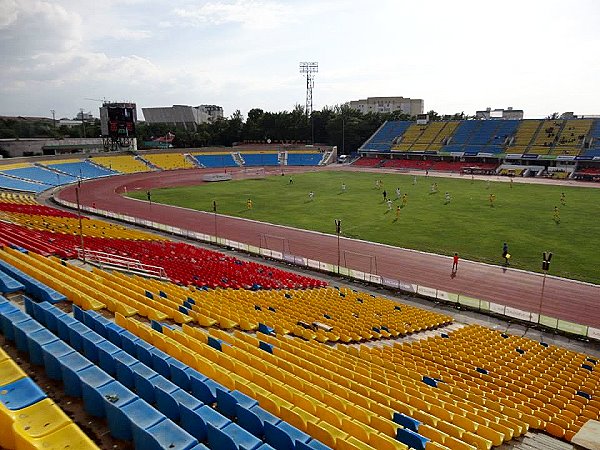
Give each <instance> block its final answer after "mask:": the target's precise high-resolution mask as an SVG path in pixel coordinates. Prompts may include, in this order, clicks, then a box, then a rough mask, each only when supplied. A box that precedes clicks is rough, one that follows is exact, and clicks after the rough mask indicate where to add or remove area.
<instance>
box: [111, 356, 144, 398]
mask: <svg viewBox="0 0 600 450" xmlns="http://www.w3.org/2000/svg"><path fill="white" fill-rule="evenodd" d="M113 357H114V361H115V372H116V378H117V380H119V382H120V383H122V384H123V386H125V387H127V388H128V389H135V377H134V368H135V366H136V365H139V364H141V363H140V362H139V361H138V360H137V359H135V358H134V357H133V356H131V355H130V354H129V353H126V352H124V351H123V350H121V351H120V352H117V353H115V354H114V355H113Z"/></svg>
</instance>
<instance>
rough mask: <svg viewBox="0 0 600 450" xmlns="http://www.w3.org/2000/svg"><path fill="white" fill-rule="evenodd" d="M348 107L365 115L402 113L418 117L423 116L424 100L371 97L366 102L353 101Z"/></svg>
mask: <svg viewBox="0 0 600 450" xmlns="http://www.w3.org/2000/svg"><path fill="white" fill-rule="evenodd" d="M348 105H349V106H350V108H352V109H356V110H358V111H360V112H361V113H363V114H366V113H369V112H376V113H390V112H394V111H401V112H403V113H404V114H410V115H411V116H416V115H417V114H423V111H424V106H423V100H422V99H417V98H406V97H369V98H367V99H364V100H353V101H351V102H349V103H348Z"/></svg>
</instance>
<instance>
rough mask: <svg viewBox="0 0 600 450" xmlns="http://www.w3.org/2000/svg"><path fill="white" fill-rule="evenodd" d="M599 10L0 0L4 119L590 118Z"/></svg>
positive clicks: (583, 3)
mask: <svg viewBox="0 0 600 450" xmlns="http://www.w3.org/2000/svg"><path fill="white" fill-rule="evenodd" d="M599 49H600V1H597V0H560V1H555V0H517V1H514V0H497V1H485V0H473V1H471V0H469V1H462V0H454V1H448V0H420V1H414V0H411V1H404V0H377V1H369V0H345V1H344V0H287V1H285V0H230V1H217V0H212V1H202V0H187V1H185V0H171V1H168V0H162V1H159V0H91V1H90V0H47V1H44V0H0V115H35V116H45V117H51V113H50V110H52V109H54V110H56V117H57V118H58V117H72V116H74V115H75V114H77V112H78V111H79V109H80V108H83V109H84V110H85V111H91V112H92V114H93V115H94V116H98V115H99V114H98V107H99V106H100V102H97V101H93V100H88V99H90V98H91V99H100V100H101V99H107V100H113V101H124V100H127V101H134V102H136V103H137V105H138V109H140V108H141V107H147V106H170V105H173V104H188V105H199V104H217V105H221V106H223V108H224V113H225V115H226V116H230V115H231V114H232V113H233V112H234V111H235V110H237V109H239V110H240V111H241V112H242V114H243V115H244V117H246V116H247V113H248V110H250V109H251V108H255V107H256V108H262V109H264V110H265V111H281V110H291V109H292V108H293V107H294V105H296V104H302V105H304V102H305V93H306V83H305V81H304V79H303V78H302V75H301V74H300V73H299V70H298V64H299V62H300V61H318V63H319V73H318V74H317V75H316V78H315V87H314V91H313V99H314V108H315V109H321V108H322V107H323V106H326V105H329V106H333V105H337V104H342V103H344V102H347V101H350V100H357V99H360V98H366V97H373V96H404V97H411V98H421V99H424V101H425V109H426V110H430V109H434V110H436V111H438V112H439V113H444V114H451V113H455V112H461V111H464V112H465V113H467V114H473V113H474V112H475V110H477V109H483V108H485V107H487V106H491V107H492V108H501V107H507V106H513V107H514V108H520V109H524V110H525V116H526V117H528V118H538V117H544V116H546V115H548V114H550V113H552V112H555V111H556V112H565V111H574V112H575V113H576V114H600V88H599V84H600V51H599Z"/></svg>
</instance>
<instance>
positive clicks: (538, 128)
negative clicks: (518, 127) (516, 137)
mask: <svg viewBox="0 0 600 450" xmlns="http://www.w3.org/2000/svg"><path fill="white" fill-rule="evenodd" d="M544 123H546V121H545V120H540V123H539V125H538V126H537V129H536V130H535V133H533V136H531V139H530V140H529V144H527V147H526V148H525V151H524V152H523V153H529V149H531V147H532V146H533V145H534V143H535V142H536V141H537V139H538V136H539V134H540V133H543V128H544Z"/></svg>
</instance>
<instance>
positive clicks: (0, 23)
mask: <svg viewBox="0 0 600 450" xmlns="http://www.w3.org/2000/svg"><path fill="white" fill-rule="evenodd" d="M17 15H18V8H17V2H16V1H15V0H0V29H2V28H6V27H7V26H9V25H10V24H11V23H13V22H14V21H15V20H17Z"/></svg>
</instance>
